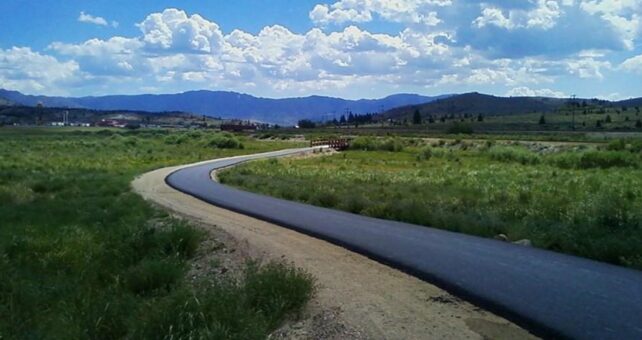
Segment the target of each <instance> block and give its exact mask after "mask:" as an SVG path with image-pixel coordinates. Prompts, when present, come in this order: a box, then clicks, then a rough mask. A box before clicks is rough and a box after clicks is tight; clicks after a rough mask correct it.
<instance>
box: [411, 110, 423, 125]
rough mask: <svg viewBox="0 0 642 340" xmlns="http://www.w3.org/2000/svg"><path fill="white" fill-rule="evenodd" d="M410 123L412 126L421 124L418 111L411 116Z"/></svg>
mask: <svg viewBox="0 0 642 340" xmlns="http://www.w3.org/2000/svg"><path fill="white" fill-rule="evenodd" d="M412 123H413V124H414V125H419V124H421V113H420V112H419V110H415V113H414V114H413V115H412Z"/></svg>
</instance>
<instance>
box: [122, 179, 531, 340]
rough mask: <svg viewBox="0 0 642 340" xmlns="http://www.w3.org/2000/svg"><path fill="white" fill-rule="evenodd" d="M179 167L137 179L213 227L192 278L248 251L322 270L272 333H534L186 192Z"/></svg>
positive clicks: (224, 267)
mask: <svg viewBox="0 0 642 340" xmlns="http://www.w3.org/2000/svg"><path fill="white" fill-rule="evenodd" d="M178 168H179V167H170V168H164V169H159V170H155V171H152V172H149V173H147V174H144V175H142V176H140V177H138V178H136V180H134V182H133V183H132V187H133V189H134V191H136V192H137V193H139V194H140V195H142V196H143V197H144V198H145V199H147V200H149V201H152V202H155V203H156V204H158V205H160V206H161V207H163V208H165V209H167V210H169V211H171V212H172V213H173V214H174V215H176V216H179V217H182V218H187V219H189V220H190V221H192V222H195V223H196V224H197V225H199V226H200V227H201V228H203V229H204V230H207V231H208V233H209V234H210V235H211V236H210V237H209V238H208V241H206V243H205V245H204V246H203V247H202V249H201V250H199V256H197V260H196V261H195V262H194V264H193V265H192V270H191V271H190V275H191V276H190V277H192V279H194V280H197V279H201V278H207V277H208V275H219V274H226V273H228V272H229V273H230V274H228V275H234V274H233V273H235V272H238V271H239V266H241V265H242V263H243V262H244V261H245V259H248V258H254V259H285V260H287V261H291V262H292V263H293V264H294V265H296V266H298V267H301V268H304V269H305V270H307V271H308V272H310V273H311V274H313V275H314V276H315V277H316V279H317V286H318V292H317V295H316V297H315V298H314V300H313V301H312V302H311V303H310V304H309V306H308V307H307V308H306V310H305V311H304V312H303V315H301V316H300V317H299V318H297V319H294V320H291V321H289V322H287V323H286V324H285V325H283V327H281V328H280V329H278V330H277V331H275V332H274V333H273V334H272V335H271V337H270V338H271V339H498V338H500V339H501V338H506V339H530V338H534V337H533V336H532V335H531V334H529V333H528V332H526V331H524V330H523V329H521V328H519V327H518V326H516V325H514V324H512V323H511V322H509V321H507V320H505V319H503V318H501V317H498V316H496V315H494V314H492V313H489V312H487V311H484V310H481V309H479V308H477V307H475V306H473V305H471V304H470V303H468V302H466V301H462V300H460V299H458V298H456V297H454V296H452V295H451V294H449V293H448V292H446V291H444V290H442V289H440V288H438V287H436V286H434V285H431V284H429V283H426V282H423V281H421V280H419V279H417V278H414V277H412V276H409V275H406V274H404V273H402V272H399V271H397V270H395V269H392V268H389V267H387V266H384V265H382V264H380V263H377V262H375V261H372V260H370V259H368V258H366V257H364V256H361V255H358V254H355V253H352V252H350V251H348V250H346V249H344V248H341V247H338V246H335V245H332V244H330V243H327V242H325V241H321V240H318V239H315V238H312V237H309V236H306V235H303V234H299V233H297V232H295V231H292V230H289V229H286V228H283V227H280V226H277V225H274V224H270V223H266V222H263V221H260V220H257V219H254V218H251V217H248V216H245V215H241V214H237V213H234V212H231V211H228V210H225V209H221V208H218V207H215V206H213V205H210V204H208V203H205V202H203V201H200V200H198V199H196V198H194V197H191V196H189V195H186V194H183V193H181V192H178V191H176V190H174V189H172V188H170V187H169V186H167V184H166V183H165V181H164V179H165V177H166V176H167V175H168V174H169V173H170V172H172V171H173V170H175V169H178ZM498 289H501V288H498Z"/></svg>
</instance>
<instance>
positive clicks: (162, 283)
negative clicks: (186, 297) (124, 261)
mask: <svg viewBox="0 0 642 340" xmlns="http://www.w3.org/2000/svg"><path fill="white" fill-rule="evenodd" d="M182 277H183V266H182V265H181V263H180V262H178V261H176V260H172V259H169V260H167V259H166V260H156V259H145V260H143V261H141V262H140V263H138V264H137V265H135V266H133V267H131V268H130V269H129V270H127V272H126V274H125V282H126V283H127V287H128V288H129V290H130V291H132V292H133V293H136V294H142V295H145V294H150V293H152V292H154V291H156V290H159V289H162V290H169V289H171V288H172V286H174V285H175V284H177V283H178V281H179V280H180V279H181V278H182Z"/></svg>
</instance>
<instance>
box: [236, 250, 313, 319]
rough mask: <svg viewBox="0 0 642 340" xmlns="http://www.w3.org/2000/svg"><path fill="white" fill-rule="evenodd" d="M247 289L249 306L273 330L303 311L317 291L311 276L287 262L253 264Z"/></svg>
mask: <svg viewBox="0 0 642 340" xmlns="http://www.w3.org/2000/svg"><path fill="white" fill-rule="evenodd" d="M243 288H244V292H245V295H246V296H247V303H248V304H249V305H250V306H252V307H253V308H254V309H256V310H257V311H259V312H260V313H261V314H263V315H264V316H266V317H267V318H268V321H269V325H270V327H275V326H277V325H278V324H279V323H280V322H281V321H282V320H283V317H284V316H285V315H286V314H288V313H291V312H294V311H299V310H301V308H303V306H304V305H305V303H306V302H307V301H308V300H309V299H310V297H311V296H312V295H313V294H314V291H315V285H314V279H313V277H312V276H311V275H310V274H308V273H307V272H305V271H303V270H301V269H298V268H296V267H294V266H292V265H289V264H286V263H284V262H270V263H268V264H266V265H263V266H260V265H258V264H257V263H250V264H249V265H248V266H247V267H246V270H245V281H244V287H243Z"/></svg>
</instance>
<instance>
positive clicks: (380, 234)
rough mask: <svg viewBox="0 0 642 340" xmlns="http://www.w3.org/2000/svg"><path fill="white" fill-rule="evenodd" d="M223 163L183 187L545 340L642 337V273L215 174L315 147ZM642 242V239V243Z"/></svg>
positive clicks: (185, 175) (182, 180)
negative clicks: (275, 193)
mask: <svg viewBox="0 0 642 340" xmlns="http://www.w3.org/2000/svg"><path fill="white" fill-rule="evenodd" d="M310 150H311V148H302V149H289V150H283V151H276V152H270V153H264V154H257V155H249V156H240V157H235V158H232V159H223V160H214V161H212V162H207V163H201V164H199V165H195V166H192V167H187V168H183V169H180V170H178V171H175V172H173V173H172V174H170V175H169V176H168V177H167V178H166V182H167V183H168V184H169V185H170V186H171V187H173V188H175V189H177V190H179V191H182V192H184V193H187V194H189V195H192V196H194V197H196V198H199V199H202V200H204V201H206V202H209V203H211V204H214V205H216V206H220V207H223V208H226V209H229V210H232V211H236V212H240V213H243V214H245V215H249V216H252V217H255V218H258V219H261V220H265V221H268V222H271V223H275V224H279V225H282V226H285V227H288V228H291V229H294V230H296V231H299V232H302V233H305V234H309V235H312V236H315V237H318V238H321V239H324V240H327V241H329V242H332V243H335V244H338V245H340V246H344V247H346V248H348V249H350V250H352V251H355V252H358V253H361V254H364V255H366V256H368V257H370V258H373V259H375V260H377V261H379V262H382V263H385V264H388V265H390V266H392V267H395V268H398V269H401V270H403V271H406V272H408V273H410V274H413V275H415V276H417V277H419V278H421V279H423V280H425V281H428V282H431V283H433V284H436V285H438V286H440V287H442V288H444V289H446V290H448V291H450V292H452V293H454V294H456V295H459V296H461V297H462V298H464V299H467V300H469V301H471V302H473V303H476V304H478V305H479V306H481V307H483V308H485V309H488V310H490V311H493V312H495V313H497V314H499V315H502V316H504V317H506V318H507V319H510V320H513V321H514V322H516V323H518V324H520V325H522V326H524V327H526V328H528V329H530V330H532V331H533V332H535V333H536V334H538V335H540V336H544V337H567V338H576V339H642V272H641V271H636V270H631V269H626V268H622V267H617V266H613V265H609V264H605V263H601V262H596V261H591V260H587V259H583V258H579V257H574V256H568V255H563V254H558V253H554V252H550V251H546V250H541V249H536V248H531V247H525V246H519V245H513V244H510V243H506V242H501V241H496V240H491V239H484V238H480V237H474V236H468V235H464V234H458V233H452V232H448V231H443V230H438V229H433V228H428V227H423V226H418V225H412V224H407V223H400V222H394V221H386V220H381V219H376V218H371V217H366V216H360V215H355V214H350V213H346V212H342V211H337V210H332V209H326V208H320V207H314V206H311V205H307V204H301V203H296V202H290V201H286V200H281V199H276V198H272V197H268V196H264V195H258V194H254V193H250V192H246V191H242V190H238V189H234V188H231V187H227V186H225V185H222V184H219V183H217V182H214V181H212V180H211V177H210V173H211V172H212V171H213V170H216V169H221V168H224V167H228V166H232V165H236V164H239V163H242V162H245V161H249V160H253V159H259V158H268V157H281V156H287V155H292V154H296V153H301V152H305V151H310ZM641 246H642V245H641Z"/></svg>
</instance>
